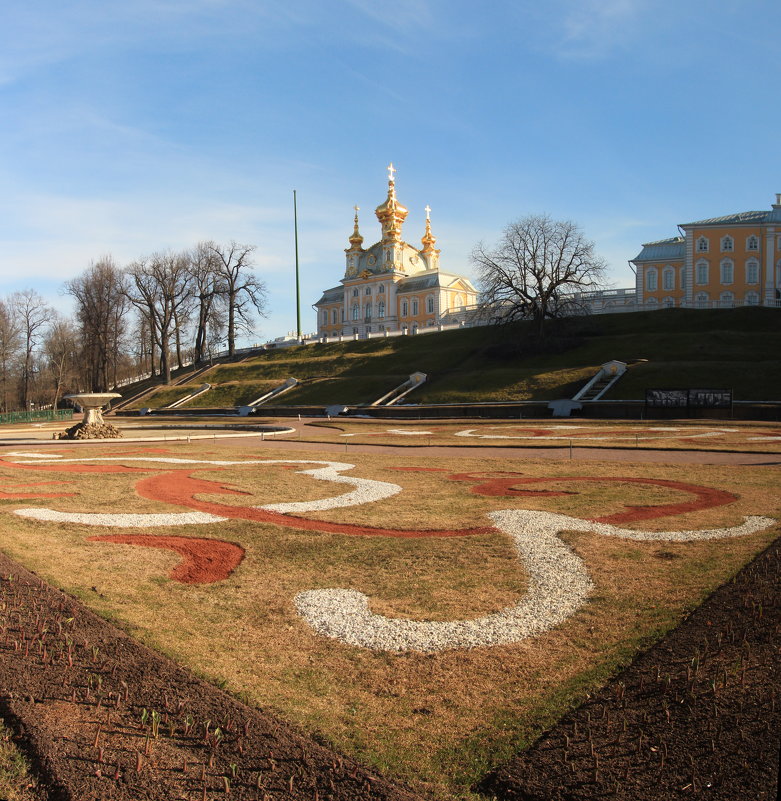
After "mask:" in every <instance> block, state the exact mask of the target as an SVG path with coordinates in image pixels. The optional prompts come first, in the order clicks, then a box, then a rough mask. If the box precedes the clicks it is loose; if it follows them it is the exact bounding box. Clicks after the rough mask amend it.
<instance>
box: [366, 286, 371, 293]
mask: <svg viewBox="0 0 781 801" xmlns="http://www.w3.org/2000/svg"><path fill="white" fill-rule="evenodd" d="M371 293H372V288H371V287H370V286H367V287H366V294H367V295H371Z"/></svg>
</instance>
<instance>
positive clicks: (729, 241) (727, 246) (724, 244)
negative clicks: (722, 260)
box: [721, 234, 735, 253]
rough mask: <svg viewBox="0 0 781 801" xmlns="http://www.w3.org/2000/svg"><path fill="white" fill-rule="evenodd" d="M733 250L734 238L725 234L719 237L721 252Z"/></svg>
mask: <svg viewBox="0 0 781 801" xmlns="http://www.w3.org/2000/svg"><path fill="white" fill-rule="evenodd" d="M734 251H735V240H734V239H733V238H732V237H731V236H730V235H729V234H727V235H726V236H723V237H722V238H721V252H722V253H734Z"/></svg>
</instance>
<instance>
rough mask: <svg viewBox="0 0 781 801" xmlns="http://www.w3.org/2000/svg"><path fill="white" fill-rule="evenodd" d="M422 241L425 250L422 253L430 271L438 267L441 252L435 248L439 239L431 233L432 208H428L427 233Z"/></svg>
mask: <svg viewBox="0 0 781 801" xmlns="http://www.w3.org/2000/svg"><path fill="white" fill-rule="evenodd" d="M420 241H421V242H422V243H423V250H421V251H420V253H421V255H422V256H424V257H425V259H426V262H427V264H428V266H429V269H432V268H434V267H436V266H437V261H438V259H439V251H438V250H437V249H436V248H435V247H434V245H436V243H437V238H436V237H435V236H434V234H432V233H431V206H426V233H425V234H423V238H422V239H421V240H420Z"/></svg>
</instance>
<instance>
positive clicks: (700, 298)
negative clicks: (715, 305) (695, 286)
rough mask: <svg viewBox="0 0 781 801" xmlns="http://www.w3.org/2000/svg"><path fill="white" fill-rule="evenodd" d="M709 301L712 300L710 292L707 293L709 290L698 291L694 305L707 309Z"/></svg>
mask: <svg viewBox="0 0 781 801" xmlns="http://www.w3.org/2000/svg"><path fill="white" fill-rule="evenodd" d="M709 301H710V297H709V296H708V293H707V292H698V293H697V294H696V295H695V296H694V305H695V306H696V307H697V308H698V309H705V308H707V306H708V303H709Z"/></svg>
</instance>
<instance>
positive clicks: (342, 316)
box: [342, 309, 344, 322]
mask: <svg viewBox="0 0 781 801" xmlns="http://www.w3.org/2000/svg"><path fill="white" fill-rule="evenodd" d="M342 322H344V309H342Z"/></svg>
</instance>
